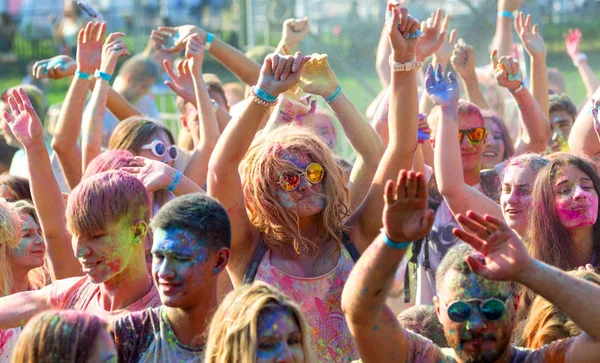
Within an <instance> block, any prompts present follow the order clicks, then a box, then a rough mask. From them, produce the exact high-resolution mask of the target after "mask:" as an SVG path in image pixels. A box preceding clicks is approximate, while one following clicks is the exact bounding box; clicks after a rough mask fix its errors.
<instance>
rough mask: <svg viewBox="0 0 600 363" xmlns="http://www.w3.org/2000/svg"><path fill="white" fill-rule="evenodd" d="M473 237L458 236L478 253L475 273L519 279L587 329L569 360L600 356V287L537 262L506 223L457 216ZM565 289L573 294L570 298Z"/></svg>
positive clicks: (473, 264)
mask: <svg viewBox="0 0 600 363" xmlns="http://www.w3.org/2000/svg"><path fill="white" fill-rule="evenodd" d="M458 219H459V222H461V223H462V224H463V225H467V226H468V228H469V230H471V231H473V234H469V233H467V232H465V231H462V230H457V229H455V230H454V234H455V235H456V236H457V237H459V238H460V239H462V240H463V241H465V242H467V243H468V244H470V245H471V246H473V248H475V249H476V250H477V251H478V252H479V253H480V255H479V256H482V257H480V258H478V257H476V256H469V257H467V264H468V265H469V267H470V268H471V270H472V271H473V272H474V273H476V274H478V275H481V276H482V277H484V278H486V279H489V280H500V281H516V282H518V283H519V284H522V285H524V286H525V287H527V288H529V289H531V290H533V291H534V292H535V293H537V294H538V295H540V296H542V297H543V298H545V299H546V300H548V301H549V302H551V303H552V304H554V305H556V307H557V308H558V309H559V310H560V311H562V312H564V313H565V314H566V315H567V316H568V317H569V318H570V319H571V320H573V322H574V323H575V324H576V325H577V326H578V327H579V328H581V330H583V332H584V333H583V334H581V335H579V336H578V337H577V338H575V339H576V341H575V343H574V344H573V345H571V346H570V349H569V352H568V353H567V354H566V356H567V357H569V361H570V362H581V361H590V360H589V357H598V356H599V355H600V330H599V329H598V326H600V313H599V311H600V287H598V285H596V284H593V283H591V282H589V281H586V280H584V279H582V278H578V277H575V276H573V275H570V274H569V273H567V272H565V271H562V270H559V269H557V268H555V267H552V266H550V265H547V264H545V263H543V262H541V261H538V260H536V259H534V258H532V257H531V256H529V254H528V252H527V247H526V246H525V244H524V243H523V241H521V240H520V239H519V237H518V236H517V235H516V233H515V232H514V231H513V230H511V229H510V228H509V227H508V226H507V225H506V224H505V223H504V222H503V221H502V220H500V219H496V218H494V217H491V216H488V215H486V216H481V215H478V214H476V213H473V212H469V213H468V214H467V216H464V215H461V216H459V218H458ZM565 291H568V292H569V293H568V294H566V293H565Z"/></svg>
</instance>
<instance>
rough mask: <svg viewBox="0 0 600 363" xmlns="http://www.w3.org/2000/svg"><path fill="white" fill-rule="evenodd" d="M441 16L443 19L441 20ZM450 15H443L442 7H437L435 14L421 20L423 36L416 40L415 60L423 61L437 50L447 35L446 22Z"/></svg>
mask: <svg viewBox="0 0 600 363" xmlns="http://www.w3.org/2000/svg"><path fill="white" fill-rule="evenodd" d="M442 17H443V18H444V20H443V21H442ZM449 22H450V15H449V14H446V16H443V13H442V9H440V8H438V9H437V11H436V13H435V15H434V14H431V17H429V18H427V20H426V21H424V22H421V30H422V31H423V36H422V37H421V38H419V40H418V41H417V50H416V54H417V60H419V61H424V60H425V59H426V58H427V57H429V56H430V55H432V54H433V53H435V52H437V51H438V50H439V49H440V48H441V47H442V44H444V42H445V41H446V38H447V37H448V23H449Z"/></svg>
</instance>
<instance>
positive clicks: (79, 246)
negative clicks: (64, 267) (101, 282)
mask: <svg viewBox="0 0 600 363" xmlns="http://www.w3.org/2000/svg"><path fill="white" fill-rule="evenodd" d="M82 242H83V241H82V240H81V238H80V237H75V236H73V239H72V240H71V244H72V245H73V252H74V253H75V257H77V258H82V257H85V256H88V255H90V254H91V253H92V250H91V249H89V248H88V247H87V246H86V245H85V244H84V243H82Z"/></svg>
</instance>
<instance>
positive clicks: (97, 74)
mask: <svg viewBox="0 0 600 363" xmlns="http://www.w3.org/2000/svg"><path fill="white" fill-rule="evenodd" d="M94 78H96V79H103V80H105V81H107V82H110V79H111V78H112V76H111V75H110V74H108V73H106V72H101V71H100V70H98V69H96V72H95V73H94Z"/></svg>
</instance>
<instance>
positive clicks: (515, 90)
mask: <svg viewBox="0 0 600 363" xmlns="http://www.w3.org/2000/svg"><path fill="white" fill-rule="evenodd" d="M523 88H525V86H523V82H521V84H520V85H519V87H517V88H515V89H513V90H510V92H511V93H517V92H519V91H521V90H523Z"/></svg>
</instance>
